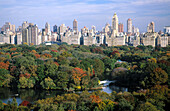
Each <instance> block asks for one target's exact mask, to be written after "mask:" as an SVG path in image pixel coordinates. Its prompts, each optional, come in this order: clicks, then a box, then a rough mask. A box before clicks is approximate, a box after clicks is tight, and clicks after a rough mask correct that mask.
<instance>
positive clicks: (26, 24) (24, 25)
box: [22, 21, 29, 29]
mask: <svg viewBox="0 0 170 111" xmlns="http://www.w3.org/2000/svg"><path fill="white" fill-rule="evenodd" d="M28 26H29V23H28V22H27V21H25V22H24V23H22V29H25V28H27V27H28Z"/></svg>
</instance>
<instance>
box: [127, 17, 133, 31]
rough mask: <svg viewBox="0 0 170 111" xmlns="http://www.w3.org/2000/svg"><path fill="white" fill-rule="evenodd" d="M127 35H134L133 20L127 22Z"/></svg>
mask: <svg viewBox="0 0 170 111" xmlns="http://www.w3.org/2000/svg"><path fill="white" fill-rule="evenodd" d="M127 33H128V34H132V19H130V18H129V19H128V20H127Z"/></svg>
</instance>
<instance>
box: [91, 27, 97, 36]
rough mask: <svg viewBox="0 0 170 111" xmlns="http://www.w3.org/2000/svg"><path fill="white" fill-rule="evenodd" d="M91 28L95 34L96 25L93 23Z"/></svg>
mask: <svg viewBox="0 0 170 111" xmlns="http://www.w3.org/2000/svg"><path fill="white" fill-rule="evenodd" d="M91 29H93V33H94V34H95V33H96V26H94V25H92V26H91Z"/></svg>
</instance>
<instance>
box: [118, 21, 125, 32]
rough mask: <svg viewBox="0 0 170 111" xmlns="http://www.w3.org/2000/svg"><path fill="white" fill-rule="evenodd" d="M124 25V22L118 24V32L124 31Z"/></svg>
mask: <svg viewBox="0 0 170 111" xmlns="http://www.w3.org/2000/svg"><path fill="white" fill-rule="evenodd" d="M123 29H124V27H123V23H119V25H118V32H124V30H123Z"/></svg>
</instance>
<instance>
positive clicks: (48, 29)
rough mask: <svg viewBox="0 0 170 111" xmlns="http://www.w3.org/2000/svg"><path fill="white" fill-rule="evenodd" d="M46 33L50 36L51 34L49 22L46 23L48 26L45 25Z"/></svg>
mask: <svg viewBox="0 0 170 111" xmlns="http://www.w3.org/2000/svg"><path fill="white" fill-rule="evenodd" d="M45 32H46V34H48V35H50V34H51V32H50V24H48V22H46V24H45Z"/></svg>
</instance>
